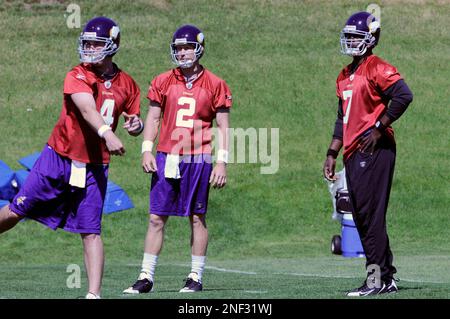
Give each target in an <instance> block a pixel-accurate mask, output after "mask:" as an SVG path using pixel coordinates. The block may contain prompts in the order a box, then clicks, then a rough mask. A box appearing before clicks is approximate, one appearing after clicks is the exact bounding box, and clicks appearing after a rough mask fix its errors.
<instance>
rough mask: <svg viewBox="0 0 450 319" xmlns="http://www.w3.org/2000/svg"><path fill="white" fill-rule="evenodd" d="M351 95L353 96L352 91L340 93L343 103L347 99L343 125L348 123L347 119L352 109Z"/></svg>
mask: <svg viewBox="0 0 450 319" xmlns="http://www.w3.org/2000/svg"><path fill="white" fill-rule="evenodd" d="M352 94H353V91H352V90H347V91H344V92H342V97H343V98H344V101H346V100H347V99H348V103H347V108H346V109H345V115H344V118H343V120H342V121H343V122H344V124H347V123H348V117H349V116H350V109H351V108H352Z"/></svg>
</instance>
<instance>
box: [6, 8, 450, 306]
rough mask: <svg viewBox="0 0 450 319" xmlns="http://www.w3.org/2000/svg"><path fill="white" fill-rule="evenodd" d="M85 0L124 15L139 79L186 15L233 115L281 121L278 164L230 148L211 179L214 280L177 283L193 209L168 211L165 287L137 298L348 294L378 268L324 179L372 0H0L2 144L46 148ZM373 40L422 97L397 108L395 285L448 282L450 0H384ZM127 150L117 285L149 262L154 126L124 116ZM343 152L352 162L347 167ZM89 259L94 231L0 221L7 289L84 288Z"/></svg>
mask: <svg viewBox="0 0 450 319" xmlns="http://www.w3.org/2000/svg"><path fill="white" fill-rule="evenodd" d="M71 2H74V3H77V4H79V5H80V8H81V22H82V25H83V24H84V23H85V22H86V21H87V20H89V19H90V18H92V17H93V16H96V15H106V16H109V17H111V18H113V19H115V20H116V21H117V22H118V23H119V24H120V26H121V30H122V38H121V50H120V52H119V53H118V54H117V56H116V57H115V61H116V62H117V63H118V65H119V66H120V67H121V68H122V69H124V70H125V71H127V72H128V73H129V74H131V75H132V76H133V77H134V78H135V80H136V81H137V82H138V84H139V85H140V88H141V90H142V97H141V99H142V112H143V114H146V111H147V105H148V102H147V100H146V99H145V96H146V93H147V89H148V84H149V82H150V81H151V79H152V78H153V77H154V76H155V75H157V74H158V73H160V72H163V71H165V70H167V69H168V68H171V67H172V64H171V61H170V56H169V43H170V40H171V36H172V33H173V32H174V30H176V28H177V27H179V26H180V25H181V24H184V23H194V24H197V25H198V26H199V27H200V28H202V29H203V31H204V33H205V35H206V52H205V55H204V57H203V58H202V63H203V64H204V65H205V66H206V67H208V68H210V69H211V70H212V71H213V72H215V73H216V74H218V75H219V76H221V77H222V78H224V79H225V80H226V81H227V83H228V84H229V86H230V87H231V90H232V93H233V98H234V107H233V110H232V114H231V126H232V127H234V128H244V129H246V128H251V127H253V128H279V129H280V146H279V152H280V167H279V171H278V172H277V173H276V174H273V175H262V174H260V168H261V166H265V165H263V164H261V163H257V164H231V165H229V170H228V175H229V177H228V186H227V187H226V188H225V189H223V190H220V191H216V190H213V191H212V192H211V195H210V204H209V213H208V228H209V232H210V244H209V247H208V262H207V269H206V272H205V278H204V280H205V292H204V293H202V294H196V295H195V296H184V295H182V296H180V295H179V294H178V293H177V291H178V289H179V288H180V287H181V285H182V280H183V278H184V277H185V276H186V274H187V272H188V271H189V267H190V251H189V237H190V234H189V227H188V221H187V220H186V219H180V218H179V219H176V218H173V219H171V220H170V221H169V224H168V228H167V231H166V237H167V238H166V241H165V246H164V249H163V252H162V254H161V258H160V260H161V262H160V264H159V265H158V268H157V273H156V283H155V289H156V291H155V293H153V294H151V295H145V296H139V297H126V298H141V297H142V298H166V299H167V298H205V299H210V298H267V299H272V298H273V299H276V298H287V299H297V298H343V296H344V292H345V291H346V290H348V289H351V288H354V287H355V286H357V285H359V284H360V283H361V282H362V281H363V279H364V276H365V273H364V261H363V260H362V259H345V258H342V257H340V256H333V255H331V253H330V248H329V246H330V240H331V237H332V235H334V234H338V233H339V231H340V225H339V224H338V223H337V222H336V221H333V220H331V210H332V206H331V201H330V196H329V193H328V190H327V186H326V183H325V182H324V181H323V179H322V173H321V170H322V164H323V160H324V159H325V153H326V149H327V147H328V144H329V142H330V138H331V134H332V129H333V124H334V120H335V114H336V107H337V99H336V96H335V79H336V77H337V75H338V73H339V71H340V70H341V68H342V67H343V66H344V65H346V64H347V63H349V61H350V59H349V58H348V57H345V56H342V55H341V54H340V52H339V49H340V46H339V32H340V29H341V28H342V26H343V24H344V22H345V20H346V18H347V17H348V16H349V15H350V14H351V13H353V12H355V11H360V10H364V9H365V8H366V7H367V5H368V4H369V2H366V1H294V0H282V1H269V0H267V1H263V0H254V1H243V0H228V1H216V0H215V1H198V0H193V1H164V0H152V1H144V0H138V1H133V2H121V1H117V0H112V1H96V2H93V1H46V4H40V3H39V1H1V2H0V28H1V30H4V31H3V32H1V33H0V46H1V50H0V136H1V137H2V138H0V159H1V160H3V161H4V162H6V163H8V164H9V165H10V166H11V167H12V168H13V169H19V168H21V167H20V165H19V164H18V163H17V162H16V161H17V159H19V158H21V157H23V156H26V155H28V154H30V153H32V152H35V151H39V150H40V149H41V148H42V147H43V145H44V143H45V142H46V140H47V139H48V136H49V134H50V132H51V130H52V128H53V126H54V124H55V123H56V120H57V118H58V116H59V113H60V110H61V101H62V84H63V80H64V76H65V74H66V72H67V71H69V70H70V68H71V67H72V66H74V65H76V64H77V63H78V56H77V53H76V46H77V37H78V35H79V33H80V29H69V28H68V27H67V25H66V20H65V19H66V18H65V16H64V14H65V13H66V12H65V10H66V7H67V5H68V4H69V3H71ZM379 4H380V5H381V25H382V30H383V31H382V35H381V40H380V44H379V45H378V47H377V48H376V49H375V53H376V54H378V55H379V56H380V57H382V58H384V59H386V60H387V61H389V62H390V63H392V64H393V65H395V66H396V67H397V68H398V69H399V71H400V72H401V74H402V75H403V76H404V78H405V80H406V82H407V83H408V85H409V86H410V88H411V90H412V91H413V93H414V102H413V104H412V105H411V106H410V108H409V110H408V111H407V112H406V113H405V114H404V116H403V117H402V118H401V119H400V120H399V121H398V122H396V123H395V124H394V129H395V130H396V138H397V143H398V145H397V163H396V171H395V176H394V185H393V190H392V193H391V200H390V204H389V210H388V228H389V234H390V241H391V248H392V250H393V252H394V256H395V260H394V262H395V265H396V266H397V268H398V277H399V278H400V279H401V281H400V283H399V285H400V288H401V290H400V293H398V294H397V295H395V296H389V298H449V297H450V271H449V270H448V265H450V245H449V240H450V227H449V225H450V218H449V212H450V208H449V207H450V183H449V176H450V157H449V155H450V154H449V146H450V145H449V141H450V134H449V133H448V126H449V119H450V118H449V112H448V103H450V102H449V101H450V99H449V95H448V87H449V86H450V80H449V76H448V75H449V70H450V67H449V65H450V33H449V32H448V27H449V26H450V22H449V21H448V16H449V15H450V1H435V2H434V1H414V2H413V3H408V2H407V1H394V0H391V1H388V0H386V1H381V2H380V3H379ZM119 136H120V137H121V138H122V140H123V141H124V143H125V147H126V149H127V153H126V156H124V157H122V158H113V160H112V164H111V167H110V179H111V180H112V181H114V182H115V183H117V184H119V185H120V186H122V187H123V188H124V189H125V190H126V192H127V193H128V194H129V196H130V197H131V199H132V200H133V203H134V205H135V208H134V209H131V210H128V211H124V212H120V213H115V214H112V215H108V216H105V218H104V219H103V239H104V243H105V252H106V267H105V276H104V285H103V297H104V298H125V297H123V296H122V295H121V291H122V290H123V289H124V288H126V287H127V286H128V285H129V284H130V283H132V282H133V281H134V280H135V278H136V276H137V275H138V271H139V267H140V262H141V259H142V250H143V240H144V236H145V232H146V229H147V223H148V214H147V210H148V191H149V187H150V180H149V176H148V175H145V174H143V173H142V169H141V167H140V147H141V141H142V138H141V137H139V138H137V139H133V138H132V137H129V136H127V135H126V134H124V132H119ZM341 167H342V164H341V163H340V164H339V167H338V169H340V168H341ZM69 264H78V265H80V266H82V265H83V254H82V249H81V240H80V238H79V237H78V236H76V235H74V234H68V233H64V232H63V231H57V232H53V231H51V230H48V229H46V228H44V227H43V226H41V225H40V224H37V223H35V222H32V221H26V222H23V223H20V224H19V225H18V226H17V227H16V228H15V229H13V230H11V231H10V232H7V233H5V234H2V235H1V236H0V298H77V297H79V296H82V295H84V294H85V290H86V277H85V275H84V273H83V276H82V283H81V284H82V285H81V289H68V288H67V286H66V279H67V277H68V275H69V274H68V273H67V272H66V268H67V266H68V265H69Z"/></svg>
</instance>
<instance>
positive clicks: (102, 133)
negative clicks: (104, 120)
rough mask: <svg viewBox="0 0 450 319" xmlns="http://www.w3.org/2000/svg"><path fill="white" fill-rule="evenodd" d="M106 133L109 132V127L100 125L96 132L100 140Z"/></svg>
mask: <svg viewBox="0 0 450 319" xmlns="http://www.w3.org/2000/svg"><path fill="white" fill-rule="evenodd" d="M106 131H111V127H110V126H109V125H106V124H104V125H102V126H100V128H99V129H98V131H97V134H98V136H100V137H101V138H103V135H104V134H105V132H106Z"/></svg>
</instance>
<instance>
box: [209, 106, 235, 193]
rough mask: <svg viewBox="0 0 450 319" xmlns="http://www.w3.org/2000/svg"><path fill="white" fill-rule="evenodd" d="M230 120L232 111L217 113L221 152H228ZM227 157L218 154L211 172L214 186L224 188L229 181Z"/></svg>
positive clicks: (211, 181)
mask: <svg viewBox="0 0 450 319" xmlns="http://www.w3.org/2000/svg"><path fill="white" fill-rule="evenodd" d="M229 122H230V113H229V112H228V110H227V111H225V110H224V111H223V112H222V111H221V112H218V113H217V115H216V123H217V129H218V133H219V152H221V153H222V152H224V151H225V152H226V153H227V152H228V143H229V141H228V134H227V131H228V128H229ZM226 162H227V159H225V158H223V157H222V155H221V154H218V158H217V160H216V165H215V167H214V169H213V171H212V173H211V177H210V179H209V182H210V183H211V186H212V187H214V188H222V187H224V186H225V185H226V183H227V163H226Z"/></svg>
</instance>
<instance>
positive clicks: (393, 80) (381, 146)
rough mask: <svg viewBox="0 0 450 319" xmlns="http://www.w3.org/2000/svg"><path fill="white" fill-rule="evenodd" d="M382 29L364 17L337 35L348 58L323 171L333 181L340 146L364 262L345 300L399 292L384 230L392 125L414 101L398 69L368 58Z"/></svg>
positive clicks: (359, 15)
mask: <svg viewBox="0 0 450 319" xmlns="http://www.w3.org/2000/svg"><path fill="white" fill-rule="evenodd" d="M380 31H381V28H380V23H379V21H378V20H377V19H376V18H375V17H374V16H373V15H371V14H369V13H367V12H358V13H355V14H353V15H351V16H350V18H349V19H348V20H347V22H346V24H345V26H344V28H343V29H342V31H341V36H340V42H341V51H342V53H343V54H346V55H349V56H351V57H352V63H350V64H349V65H348V66H346V67H345V68H344V69H343V70H342V71H341V73H340V74H339V76H338V78H337V81H336V94H337V97H338V99H339V104H338V112H337V119H336V122H335V128H334V133H333V138H332V141H331V144H330V146H329V148H328V151H327V156H326V160H325V163H324V166H323V174H324V176H325V178H327V179H329V180H333V179H334V178H335V176H334V174H335V166H336V158H337V156H338V153H339V151H340V149H341V148H342V146H343V148H344V149H343V161H344V166H345V171H346V179H347V186H348V190H349V194H350V198H351V202H352V206H353V219H354V220H355V223H356V227H357V229H358V232H359V235H360V237H361V241H362V245H363V248H364V252H365V255H366V258H367V261H366V269H367V272H368V276H367V280H366V281H365V282H364V283H363V285H362V286H361V287H359V288H357V289H355V290H352V291H350V292H349V293H348V294H347V295H348V296H368V295H376V294H382V293H393V292H397V290H398V289H397V286H396V283H395V279H394V274H395V273H396V269H395V267H394V266H393V255H392V252H391V249H390V247H389V238H388V234H387V230H386V211H387V207H388V201H389V194H390V190H391V185H392V177H393V174H394V164H395V153H396V146H395V139H394V131H393V129H392V127H391V124H392V122H394V121H396V120H397V119H398V118H399V117H400V116H401V115H402V114H403V112H405V110H406V109H407V107H408V105H409V104H410V103H411V101H412V99H413V95H412V93H411V91H410V89H409V88H408V86H407V85H406V83H405V81H404V80H403V78H402V76H401V75H400V74H399V72H398V71H397V69H396V68H395V67H394V66H392V65H390V64H389V63H387V62H386V61H384V60H382V59H380V58H379V57H378V56H376V55H375V54H373V53H372V50H373V48H374V47H375V46H376V45H377V43H378V41H379V39H380Z"/></svg>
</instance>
